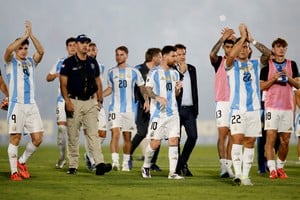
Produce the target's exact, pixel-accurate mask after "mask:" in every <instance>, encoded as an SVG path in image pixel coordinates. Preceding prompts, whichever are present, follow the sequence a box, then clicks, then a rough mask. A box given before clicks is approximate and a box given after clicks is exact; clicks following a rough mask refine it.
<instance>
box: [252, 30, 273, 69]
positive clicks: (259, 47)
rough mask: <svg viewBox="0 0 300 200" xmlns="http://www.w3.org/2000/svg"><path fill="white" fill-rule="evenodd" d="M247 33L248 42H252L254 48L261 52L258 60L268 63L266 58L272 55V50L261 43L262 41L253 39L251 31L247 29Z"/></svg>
mask: <svg viewBox="0 0 300 200" xmlns="http://www.w3.org/2000/svg"><path fill="white" fill-rule="evenodd" d="M247 33H248V41H249V42H250V43H252V44H253V45H254V46H255V48H256V49H257V50H259V51H260V52H261V53H262V55H261V57H260V62H261V63H262V64H263V65H266V64H267V63H268V60H269V59H270V57H271V55H272V51H271V50H270V49H269V48H268V47H266V46H265V45H263V44H262V43H260V42H257V41H255V40H254V39H253V37H252V35H251V33H250V32H249V31H248V30H247Z"/></svg>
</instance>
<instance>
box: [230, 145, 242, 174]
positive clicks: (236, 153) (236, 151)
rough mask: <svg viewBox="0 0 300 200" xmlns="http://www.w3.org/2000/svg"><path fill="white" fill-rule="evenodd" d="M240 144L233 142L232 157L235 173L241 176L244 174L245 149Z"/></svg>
mask: <svg viewBox="0 0 300 200" xmlns="http://www.w3.org/2000/svg"><path fill="white" fill-rule="evenodd" d="M242 148H243V147H242V145H240V144H233V145H232V149H231V158H232V164H233V168H234V173H235V175H237V176H239V175H241V174H242V159H243V149H242Z"/></svg>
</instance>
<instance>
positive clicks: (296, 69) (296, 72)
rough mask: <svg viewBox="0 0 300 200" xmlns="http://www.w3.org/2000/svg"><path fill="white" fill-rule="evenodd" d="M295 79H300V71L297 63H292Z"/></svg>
mask: <svg viewBox="0 0 300 200" xmlns="http://www.w3.org/2000/svg"><path fill="white" fill-rule="evenodd" d="M292 72H293V78H296V77H299V76H300V75H299V70H298V67H297V64H296V62H295V61H292Z"/></svg>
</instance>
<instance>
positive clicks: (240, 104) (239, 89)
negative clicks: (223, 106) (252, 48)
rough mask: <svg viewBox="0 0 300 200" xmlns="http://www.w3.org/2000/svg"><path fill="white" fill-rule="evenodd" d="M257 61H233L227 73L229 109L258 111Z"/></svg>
mask: <svg viewBox="0 0 300 200" xmlns="http://www.w3.org/2000/svg"><path fill="white" fill-rule="evenodd" d="M259 73H260V68H259V61H258V60H249V61H248V62H240V61H237V60H235V61H234V64H233V67H232V69H230V70H228V71H227V74H228V77H229V86H230V103H231V109H235V110H241V111H254V110H259V109H260V85H259Z"/></svg>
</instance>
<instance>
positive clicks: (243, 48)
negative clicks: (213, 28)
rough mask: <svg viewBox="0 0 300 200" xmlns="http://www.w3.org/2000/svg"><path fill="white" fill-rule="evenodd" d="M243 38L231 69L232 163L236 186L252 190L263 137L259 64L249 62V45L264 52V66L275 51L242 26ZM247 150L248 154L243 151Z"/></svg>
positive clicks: (233, 54)
mask: <svg viewBox="0 0 300 200" xmlns="http://www.w3.org/2000/svg"><path fill="white" fill-rule="evenodd" d="M239 30H240V34H241V37H240V38H239V39H237V41H236V43H235V45H234V46H233V48H232V50H231V52H230V53H229V55H228V57H227V59H226V61H225V67H226V68H227V70H228V71H227V73H228V78H229V86H230V104H231V111H230V112H231V113H232V114H231V119H230V130H231V135H232V151H231V156H232V162H233V167H234V171H235V177H234V179H233V182H234V184H237V185H240V184H242V185H248V186H252V185H253V184H252V182H251V180H250V178H249V172H250V169H251V166H252V163H253V159H254V144H255V141H256V137H260V136H261V123H260V85H259V72H260V69H259V60H257V59H251V60H249V55H250V53H251V52H252V51H251V49H250V45H249V42H251V43H252V44H253V45H254V46H255V47H256V48H257V49H258V50H259V51H261V52H262V54H263V55H262V56H261V62H262V64H265V63H266V62H267V60H268V59H269V57H270V55H271V51H270V50H269V49H267V48H266V47H265V46H263V45H262V44H260V43H258V42H256V41H255V40H254V39H253V38H252V36H251V34H250V32H249V30H248V29H247V26H246V25H245V24H240V25H239ZM243 146H244V151H243Z"/></svg>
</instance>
